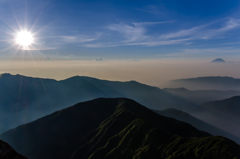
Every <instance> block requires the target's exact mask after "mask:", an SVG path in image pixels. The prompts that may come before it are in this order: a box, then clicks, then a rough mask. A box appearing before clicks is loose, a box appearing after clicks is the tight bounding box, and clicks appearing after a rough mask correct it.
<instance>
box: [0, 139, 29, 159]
mask: <svg viewBox="0 0 240 159" xmlns="http://www.w3.org/2000/svg"><path fill="white" fill-rule="evenodd" d="M0 159H27V158H26V157H24V156H22V155H20V154H18V153H17V152H16V151H15V150H14V149H13V148H12V147H11V146H10V145H8V144H7V143H6V142H4V141H2V140H0Z"/></svg>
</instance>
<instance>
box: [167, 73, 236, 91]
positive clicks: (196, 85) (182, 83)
mask: <svg viewBox="0 0 240 159" xmlns="http://www.w3.org/2000/svg"><path fill="white" fill-rule="evenodd" d="M165 87H166V88H181V87H183V88H186V89H189V90H240V79H238V78H232V77H220V76H210V77H197V78H187V79H177V80H172V81H169V82H167V83H166V84H165Z"/></svg>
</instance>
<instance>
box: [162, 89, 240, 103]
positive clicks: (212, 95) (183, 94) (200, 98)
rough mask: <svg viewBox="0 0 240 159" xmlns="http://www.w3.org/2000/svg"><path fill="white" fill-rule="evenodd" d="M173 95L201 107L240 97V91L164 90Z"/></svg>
mask: <svg viewBox="0 0 240 159" xmlns="http://www.w3.org/2000/svg"><path fill="white" fill-rule="evenodd" d="M163 90H164V91H167V92H169V93H171V94H173V95H176V96H178V97H180V98H183V99H185V100H187V101H189V102H191V103H194V104H197V105H200V104H203V103H206V102H210V101H215V100H222V99H226V98H231V97H233V96H236V95H240V91H234V90H228V91H218V90H196V91H190V90H188V89H185V88H164V89H163Z"/></svg>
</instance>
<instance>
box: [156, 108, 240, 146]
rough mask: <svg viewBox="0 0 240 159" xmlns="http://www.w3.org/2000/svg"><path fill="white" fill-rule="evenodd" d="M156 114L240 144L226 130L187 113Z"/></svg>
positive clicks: (237, 139) (171, 111)
mask: <svg viewBox="0 0 240 159" xmlns="http://www.w3.org/2000/svg"><path fill="white" fill-rule="evenodd" d="M154 112H156V113H158V114H160V115H163V116H167V117H171V118H174V119H177V120H179V121H183V122H186V123H188V124H191V125H192V126H194V127H195V128H197V129H198V130H201V131H205V132H208V133H210V134H212V135H219V136H224V137H227V138H229V139H231V140H233V141H235V142H237V143H238V144H240V137H237V136H234V135H232V134H231V133H228V132H227V131H225V130H222V129H219V128H217V127H215V126H213V125H210V124H208V123H206V122H204V121H202V120H200V119H198V118H195V117H193V116H192V115H190V114H188V113H185V112H183V111H181V110H176V109H165V110H162V111H159V110H154Z"/></svg>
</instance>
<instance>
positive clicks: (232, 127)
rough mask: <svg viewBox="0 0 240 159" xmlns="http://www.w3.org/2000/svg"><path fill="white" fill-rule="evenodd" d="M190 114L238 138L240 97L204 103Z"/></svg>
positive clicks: (239, 129)
mask: <svg viewBox="0 0 240 159" xmlns="http://www.w3.org/2000/svg"><path fill="white" fill-rule="evenodd" d="M190 114H191V115H193V116H195V117H197V118H198V119H201V120H203V121H205V122H208V123H210V124H212V125H214V126H216V127H218V128H221V129H222V130H225V131H228V132H230V133H232V134H233V135H235V136H237V137H239V138H240V127H239V123H240V96H235V97H231V98H228V99H224V100H219V101H212V102H208V103H205V104H203V105H201V106H198V107H196V108H194V109H193V110H191V111H190Z"/></svg>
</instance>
